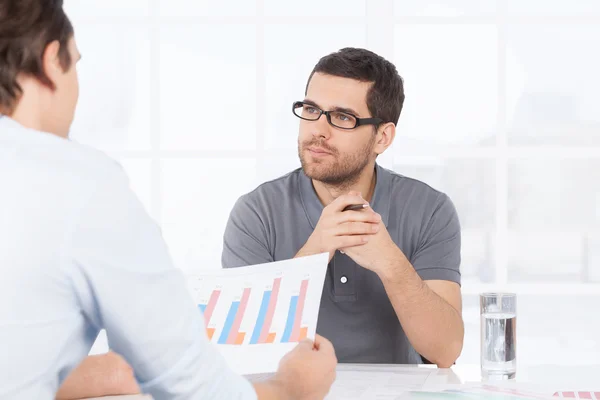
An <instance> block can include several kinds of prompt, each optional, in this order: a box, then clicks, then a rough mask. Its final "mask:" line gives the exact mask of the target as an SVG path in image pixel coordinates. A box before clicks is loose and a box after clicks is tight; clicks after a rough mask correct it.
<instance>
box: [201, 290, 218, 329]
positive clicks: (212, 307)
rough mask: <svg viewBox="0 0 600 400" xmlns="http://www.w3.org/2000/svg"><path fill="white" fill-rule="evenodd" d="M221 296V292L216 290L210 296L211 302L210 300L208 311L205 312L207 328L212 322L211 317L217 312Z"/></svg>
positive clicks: (207, 306)
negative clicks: (216, 308)
mask: <svg viewBox="0 0 600 400" xmlns="http://www.w3.org/2000/svg"><path fill="white" fill-rule="evenodd" d="M220 295H221V291H220V290H215V291H213V292H212V294H211V295H210V300H208V304H207V305H206V309H205V310H204V325H206V326H208V322H209V321H210V317H211V316H212V313H213V311H214V310H215V307H216V305H217V300H219V296H220Z"/></svg>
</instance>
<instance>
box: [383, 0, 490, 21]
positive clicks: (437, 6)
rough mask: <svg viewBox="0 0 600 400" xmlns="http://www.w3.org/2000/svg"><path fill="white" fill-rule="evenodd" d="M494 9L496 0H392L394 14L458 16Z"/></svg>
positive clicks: (480, 13)
mask: <svg viewBox="0 0 600 400" xmlns="http://www.w3.org/2000/svg"><path fill="white" fill-rule="evenodd" d="M495 11H496V0H458V1H457V0H437V1H435V0H425V1H422V0H421V1H417V0H412V1H406V0H394V14H395V15H396V16H400V17H402V16H424V17H458V16H464V15H467V16H470V15H490V14H493V13H495Z"/></svg>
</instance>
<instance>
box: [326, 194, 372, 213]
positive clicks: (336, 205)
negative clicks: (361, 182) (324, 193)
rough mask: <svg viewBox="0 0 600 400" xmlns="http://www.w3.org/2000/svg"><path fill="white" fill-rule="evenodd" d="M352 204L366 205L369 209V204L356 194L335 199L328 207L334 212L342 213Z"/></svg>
mask: <svg viewBox="0 0 600 400" xmlns="http://www.w3.org/2000/svg"><path fill="white" fill-rule="evenodd" d="M352 204H364V205H366V206H367V207H368V205H369V203H368V202H367V201H366V200H365V199H363V198H362V197H361V196H360V195H356V194H344V195H342V196H340V197H338V198H337V199H335V200H334V201H333V202H332V203H331V204H330V205H328V206H327V207H328V208H330V209H332V210H333V211H342V210H343V209H344V208H346V207H347V206H349V205H352Z"/></svg>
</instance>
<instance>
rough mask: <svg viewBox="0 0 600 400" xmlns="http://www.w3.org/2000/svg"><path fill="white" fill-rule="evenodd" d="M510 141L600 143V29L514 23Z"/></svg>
mask: <svg viewBox="0 0 600 400" xmlns="http://www.w3.org/2000/svg"><path fill="white" fill-rule="evenodd" d="M508 46H509V48H508V51H509V54H510V55H511V58H514V62H513V63H511V64H509V65H508V68H507V92H508V100H509V103H508V104H507V111H508V118H509V120H508V126H509V140H510V143H511V144H515V145H537V144H540V145H565V146H577V145H578V146H586V145H594V146H599V145H600V135H599V134H598V132H599V131H600V114H599V113H598V104H599V100H598V93H600V79H597V75H598V71H599V70H600V57H599V56H598V52H597V51H595V50H593V49H598V48H600V27H598V26H597V25H596V26H593V25H536V26H535V29H532V27H531V26H528V25H520V26H511V27H510V30H509V34H508Z"/></svg>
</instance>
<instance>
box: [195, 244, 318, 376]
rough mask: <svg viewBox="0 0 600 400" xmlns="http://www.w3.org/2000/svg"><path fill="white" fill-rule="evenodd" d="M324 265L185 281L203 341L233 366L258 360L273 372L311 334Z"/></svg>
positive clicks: (308, 260) (246, 270) (311, 261)
mask: <svg viewBox="0 0 600 400" xmlns="http://www.w3.org/2000/svg"><path fill="white" fill-rule="evenodd" d="M327 261H328V257H327V254H325V255H316V256H309V257H303V258H299V259H293V260H286V261H279V262H274V263H269V264H261V265H255V266H250V267H243V268H235V269H224V270H219V271H214V272H213V271H211V272H208V273H206V274H202V275H196V276H188V285H189V288H190V293H191V294H192V297H193V299H194V301H195V302H196V304H197V307H198V312H199V313H201V314H202V315H203V317H204V323H205V328H206V334H207V336H208V339H209V340H210V341H211V342H212V343H214V344H215V345H217V347H218V348H219V350H220V351H221V353H223V354H225V355H226V358H232V359H234V360H235V363H236V364H238V363H239V360H240V359H242V360H243V359H248V360H249V359H251V358H255V357H258V358H266V359H268V361H269V363H270V364H269V365H275V366H276V363H275V361H277V362H278V361H279V359H280V358H281V357H283V355H285V353H287V351H289V350H291V349H292V348H293V347H294V346H295V345H296V344H297V343H298V342H300V341H302V340H303V339H305V338H311V339H312V338H314V336H315V334H316V327H317V319H318V313H319V305H320V302H321V294H322V291H323V283H324V280H325V273H326V270H327ZM252 354H255V355H252ZM269 354H272V356H269ZM227 355H229V356H227ZM253 365H256V361H254V362H253ZM236 366H237V365H236ZM234 369H236V368H234ZM237 370H238V372H240V371H241V370H239V369H237ZM243 371H244V372H245V373H248V371H246V370H243ZM252 372H253V373H254V372H256V370H252ZM262 372H269V370H262Z"/></svg>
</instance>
